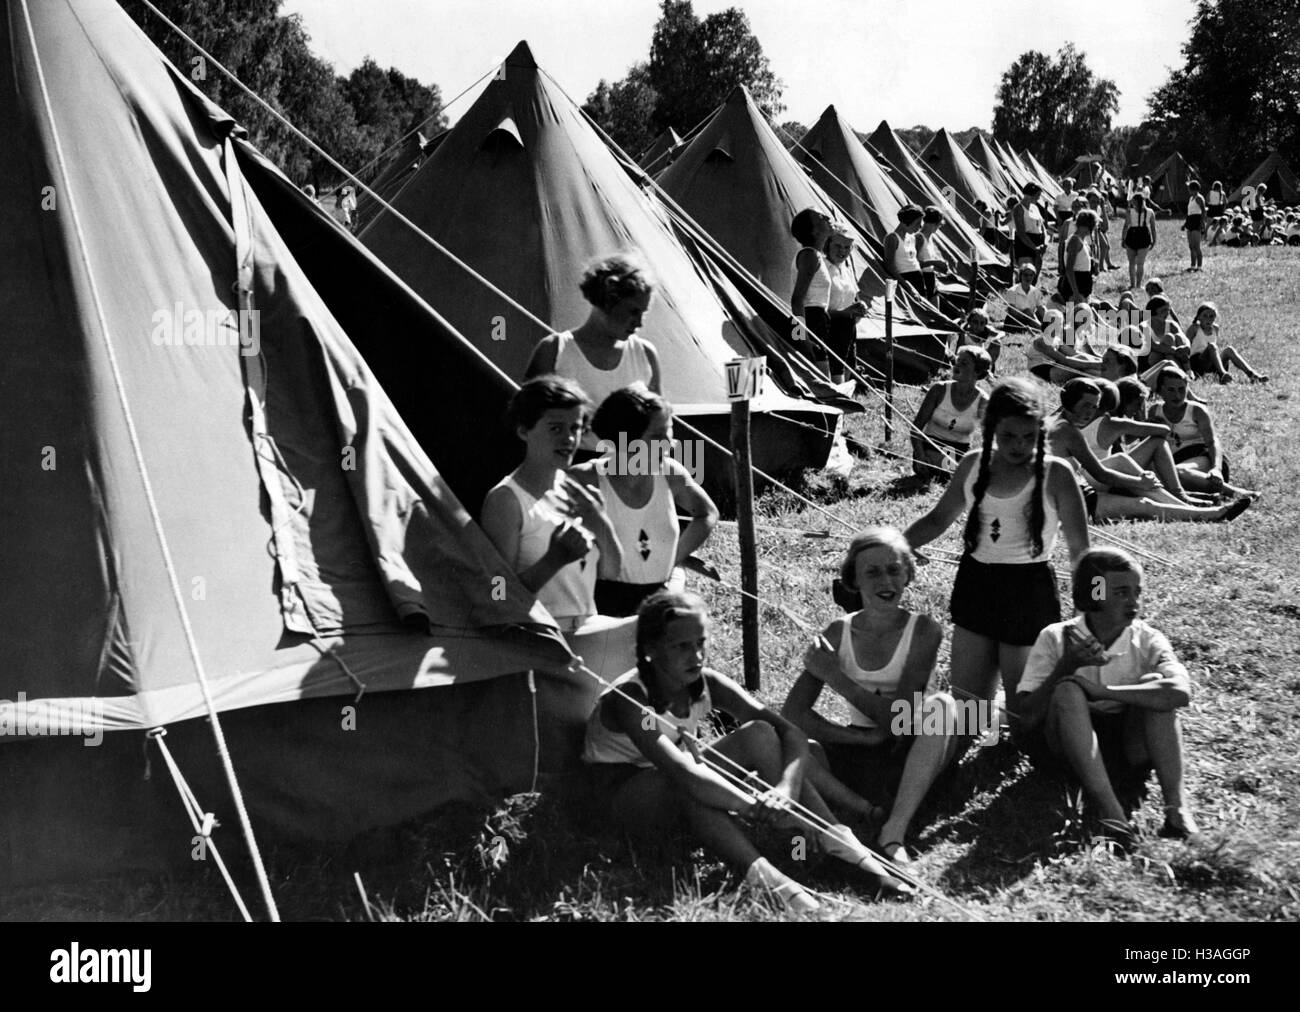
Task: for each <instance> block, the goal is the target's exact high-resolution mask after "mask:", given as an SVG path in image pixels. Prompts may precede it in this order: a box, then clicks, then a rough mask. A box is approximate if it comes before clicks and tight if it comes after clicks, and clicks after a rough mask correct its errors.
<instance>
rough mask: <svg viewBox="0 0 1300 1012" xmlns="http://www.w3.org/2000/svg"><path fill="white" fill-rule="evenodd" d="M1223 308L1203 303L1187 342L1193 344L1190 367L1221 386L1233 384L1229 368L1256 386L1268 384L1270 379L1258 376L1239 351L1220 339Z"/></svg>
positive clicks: (1197, 311) (1199, 374) (1189, 328)
mask: <svg viewBox="0 0 1300 1012" xmlns="http://www.w3.org/2000/svg"><path fill="white" fill-rule="evenodd" d="M1218 319H1219V307H1218V306H1216V305H1215V304H1214V303H1213V302H1202V303H1201V304H1200V305H1199V306H1197V307H1196V315H1195V316H1194V317H1193V318H1192V322H1191V323H1190V324H1189V325H1188V327H1187V340H1188V341H1190V342H1191V345H1192V348H1191V354H1190V356H1189V357H1188V364H1189V365H1190V366H1191V367H1192V373H1193V374H1194V375H1195V376H1197V377H1200V376H1213V377H1214V378H1215V379H1217V380H1218V381H1219V382H1220V383H1231V382H1232V374H1231V373H1230V372H1228V366H1229V365H1235V366H1236V367H1237V368H1238V369H1240V370H1241V371H1242V372H1244V373H1245V374H1246V376H1247V378H1248V379H1249V380H1250V381H1251V382H1252V383H1267V382H1268V377H1267V376H1265V375H1264V374H1263V373H1261V372H1258V371H1257V370H1256V369H1255V368H1254V367H1253V366H1252V365H1251V364H1250V363H1249V362H1247V361H1246V359H1245V357H1244V356H1243V355H1242V354H1241V352H1239V351H1238V350H1237V349H1236V348H1234V347H1232V346H1231V345H1227V344H1224V343H1223V342H1222V339H1221V338H1220V337H1219V324H1218Z"/></svg>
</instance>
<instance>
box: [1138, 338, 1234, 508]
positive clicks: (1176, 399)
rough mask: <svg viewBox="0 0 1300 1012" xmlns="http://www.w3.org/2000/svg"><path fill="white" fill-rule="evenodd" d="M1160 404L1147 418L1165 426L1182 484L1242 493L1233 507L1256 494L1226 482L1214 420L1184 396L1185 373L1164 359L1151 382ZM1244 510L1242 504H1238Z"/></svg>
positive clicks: (1225, 462)
mask: <svg viewBox="0 0 1300 1012" xmlns="http://www.w3.org/2000/svg"><path fill="white" fill-rule="evenodd" d="M1151 389H1152V392H1153V393H1154V394H1155V395H1156V397H1157V398H1159V400H1160V403H1158V404H1153V405H1152V406H1151V409H1150V415H1149V417H1150V420H1151V421H1153V422H1157V423H1158V424H1161V425H1168V426H1169V427H1170V429H1171V430H1172V435H1171V437H1170V438H1171V440H1172V442H1173V446H1172V450H1173V454H1174V462H1175V463H1176V464H1177V465H1178V472H1179V477H1180V478H1181V479H1182V482H1183V484H1184V485H1185V486H1186V487H1187V488H1189V489H1192V490H1193V491H1196V492H1214V493H1217V494H1220V495H1230V496H1242V497H1245V498H1239V499H1238V500H1237V502H1236V503H1234V504H1233V505H1234V506H1238V504H1240V503H1246V504H1249V503H1250V501H1251V497H1254V496H1255V495H1256V494H1257V493H1255V492H1254V491H1252V490H1251V489H1248V488H1239V487H1238V486H1236V485H1229V484H1228V461H1227V458H1226V457H1225V455H1224V453H1223V447H1222V446H1221V445H1220V444H1219V437H1218V433H1217V432H1216V431H1215V428H1214V419H1213V418H1212V417H1211V415H1210V410H1209V408H1207V407H1206V406H1205V405H1204V404H1199V403H1196V402H1193V401H1190V400H1189V399H1188V396H1187V374H1186V373H1185V372H1183V371H1182V370H1181V369H1179V368H1178V366H1176V365H1174V364H1173V363H1172V362H1166V363H1165V364H1164V367H1163V368H1162V369H1161V370H1160V371H1159V372H1158V373H1157V374H1156V376H1155V378H1154V381H1153V382H1152V384H1151ZM1240 509H1245V506H1240Z"/></svg>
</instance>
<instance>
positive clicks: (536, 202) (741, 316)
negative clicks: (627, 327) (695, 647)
mask: <svg viewBox="0 0 1300 1012" xmlns="http://www.w3.org/2000/svg"><path fill="white" fill-rule="evenodd" d="M393 207H394V208H395V211H396V212H397V213H394V211H385V212H383V213H382V214H380V215H378V216H377V217H376V218H375V219H374V221H372V222H371V224H370V225H369V226H368V227H367V228H366V229H365V231H364V232H363V233H362V236H361V239H362V241H363V242H364V243H365V244H366V245H367V246H368V247H369V248H370V249H371V250H372V251H373V252H375V253H376V254H377V255H378V256H379V257H380V258H381V259H382V260H384V262H385V263H387V264H388V265H389V266H390V267H391V268H392V269H393V270H394V271H395V272H396V273H397V274H398V276H399V277H401V278H403V279H404V280H405V281H407V283H408V284H410V285H411V287H412V288H414V289H415V291H417V292H418V293H420V294H422V295H424V296H425V297H427V298H428V299H429V300H430V301H431V302H436V303H437V306H438V309H439V311H440V312H442V313H444V314H445V315H446V316H447V318H448V319H449V320H450V321H451V323H452V324H454V325H455V326H456V327H458V328H459V329H460V330H461V331H462V332H463V333H464V334H465V335H466V336H467V337H468V338H469V339H470V340H471V341H473V342H474V343H475V345H476V346H477V347H478V348H479V349H480V350H481V351H482V352H483V353H484V354H485V355H486V356H488V357H489V358H490V359H491V360H492V361H493V362H494V363H496V364H497V365H498V366H499V367H500V368H501V370H502V371H503V372H505V373H506V374H507V375H509V376H510V377H512V378H513V379H515V380H519V379H522V377H523V375H524V371H525V368H526V366H527V364H528V361H529V359H530V358H531V356H532V351H533V348H534V347H535V345H536V344H537V342H538V341H539V340H540V339H541V338H543V337H544V336H546V334H547V333H548V332H550V331H551V330H552V328H554V329H555V330H562V329H565V328H566V327H576V326H577V325H579V324H580V323H582V322H583V320H584V319H586V316H587V313H588V311H589V309H590V307H589V306H588V304H587V303H586V301H585V299H584V297H583V295H582V293H581V291H580V290H579V288H578V282H579V280H580V277H581V274H582V271H583V269H584V267H585V266H586V265H587V264H588V263H589V262H590V261H592V260H594V259H596V258H597V257H602V256H608V255H610V254H611V253H614V252H617V251H619V250H622V249H627V248H635V249H637V250H639V251H640V252H641V254H642V255H643V256H644V258H645V260H646V261H647V263H649V264H650V265H651V267H652V269H653V271H654V273H655V276H656V278H657V280H658V288H657V292H656V297H655V303H654V305H653V306H652V307H651V310H650V312H649V313H648V314H647V315H646V319H645V323H644V325H643V327H642V329H641V332H640V333H641V336H643V337H645V338H646V339H647V340H649V341H650V342H651V343H652V344H654V345H655V347H656V349H657V350H658V352H659V358H660V362H661V364H662V366H663V383H664V395H665V396H666V397H667V398H668V399H669V400H670V401H672V403H673V405H674V408H675V410H676V411H677V413H678V415H679V416H682V417H683V420H684V421H685V422H686V423H687V426H694V427H701V428H704V429H705V431H706V432H707V433H708V434H709V435H711V436H712V437H713V438H715V439H719V440H720V441H721V442H723V443H724V444H725V443H726V432H727V431H728V427H729V424H730V423H729V417H730V409H729V406H728V404H727V394H726V363H727V361H728V360H730V359H733V358H735V357H737V356H749V355H766V356H768V359H769V370H770V372H771V374H772V376H773V379H774V381H775V382H772V383H769V384H768V387H769V389H768V391H767V393H765V395H764V396H763V397H762V398H760V399H759V400H757V401H755V402H754V410H755V412H756V416H755V426H756V430H757V434H756V436H755V440H754V444H755V450H756V464H757V466H758V467H759V468H760V469H762V470H764V471H767V472H768V473H770V474H776V473H777V472H785V473H788V472H790V471H794V470H801V469H803V468H806V467H819V466H821V465H822V464H824V463H825V461H826V458H827V454H828V452H829V449H830V444H831V437H830V433H831V432H832V431H833V430H834V429H835V427H836V425H837V424H838V420H839V411H838V410H835V409H834V408H830V407H827V406H825V405H824V404H821V403H818V402H816V401H814V400H811V399H808V397H807V396H806V395H808V394H810V393H811V392H812V391H811V390H810V387H809V386H808V385H807V384H808V383H812V382H814V377H813V373H812V369H811V367H809V366H806V364H801V363H799V362H798V361H797V360H795V359H794V358H793V357H792V356H790V355H787V354H786V352H787V349H786V347H785V346H784V345H783V344H782V341H783V340H784V339H783V337H782V336H781V335H777V334H775V333H774V332H773V331H772V330H771V329H770V328H769V327H768V326H767V324H765V323H764V322H763V321H762V320H761V319H760V318H759V316H758V313H757V311H756V310H754V309H753V308H752V307H751V306H750V305H749V303H748V302H747V300H746V299H745V298H744V297H743V295H742V294H741V293H740V292H739V291H738V290H737V289H736V288H735V286H733V285H732V284H731V282H730V281H729V280H728V279H727V278H726V277H725V276H724V275H723V273H722V271H721V270H720V269H719V268H718V267H717V266H716V264H714V263H713V262H712V261H711V259H710V258H709V257H708V256H707V255H706V252H705V251H703V250H702V249H701V247H699V246H698V245H696V246H694V247H692V248H687V247H686V246H684V245H683V243H682V242H681V241H679V238H678V236H677V234H676V232H675V224H674V222H673V221H672V219H671V215H670V214H669V212H668V210H667V209H666V208H665V207H664V205H663V204H662V203H661V202H660V201H659V200H658V199H657V197H656V196H655V195H654V193H653V192H652V191H650V181H649V179H648V178H647V177H646V176H645V174H644V173H643V172H642V171H641V170H640V169H638V168H637V166H636V165H635V164H633V163H632V162H630V161H624V160H623V158H622V156H621V155H620V154H619V153H618V152H616V151H615V150H614V149H612V148H611V147H609V146H608V145H607V144H606V143H605V142H604V141H603V140H602V139H601V138H600V137H599V136H598V135H597V134H596V132H595V131H594V130H593V129H592V128H591V126H590V125H589V124H588V123H587V122H586V121H585V120H584V119H583V117H582V113H581V110H580V109H578V107H577V106H575V105H574V104H573V103H572V102H570V101H569V100H568V98H567V97H566V96H565V95H564V93H563V92H562V91H561V90H560V89H559V87H558V86H557V85H556V84H555V83H554V82H553V81H551V80H550V78H549V77H548V76H547V75H546V74H545V73H543V72H542V71H540V70H539V69H538V66H537V63H536V61H535V60H534V58H533V55H532V53H531V51H530V50H529V48H528V45H527V44H526V43H524V42H521V43H519V45H518V46H516V48H515V49H514V51H513V52H511V54H510V55H509V57H508V58H507V59H506V61H505V63H504V64H503V66H502V70H501V73H500V74H499V75H498V76H497V78H496V79H495V80H493V81H492V82H491V83H490V84H489V85H488V87H487V89H486V90H485V91H484V92H483V94H482V95H480V96H479V98H478V100H477V101H475V103H474V104H473V106H471V107H470V109H468V110H467V111H466V113H465V115H464V116H463V117H462V118H461V119H460V121H459V122H458V123H457V124H456V126H455V127H453V128H452V130H451V131H450V133H449V134H448V135H447V138H446V139H445V140H444V141H443V143H442V144H441V145H440V146H439V148H438V150H437V151H435V152H434V153H433V154H432V155H431V156H429V157H428V158H427V159H426V160H425V162H424V164H423V165H421V166H420V168H419V170H418V171H417V172H416V174H415V175H414V176H413V177H412V178H411V180H410V181H409V182H408V183H407V184H406V186H404V187H403V188H402V191H401V192H400V193H399V194H398V195H397V197H396V198H395V200H394V202H393ZM398 214H401V215H403V216H405V217H406V218H407V219H408V220H409V221H410V222H412V223H414V224H415V225H416V226H418V227H419V228H420V229H421V230H422V231H423V232H424V233H426V234H427V235H428V236H430V237H432V238H433V239H434V240H436V241H437V242H438V243H440V244H441V245H442V246H444V247H445V248H446V249H447V250H449V251H450V252H451V253H452V254H454V255H455V256H456V257H457V258H459V259H460V260H461V261H462V262H463V263H462V264H458V263H456V262H455V261H454V260H453V259H452V258H451V257H450V256H448V255H447V254H446V253H444V252H442V251H440V250H439V249H437V248H436V247H434V246H433V245H431V244H430V243H429V242H428V240H427V239H425V238H424V237H423V236H422V235H420V234H419V233H417V232H416V231H415V230H414V229H412V228H411V226H410V225H409V224H407V223H406V222H404V221H402V220H401V219H400V218H399V217H398ZM466 265H467V266H468V268H470V269H467V266H466ZM471 270H472V271H473V273H471ZM476 275H477V276H476ZM488 282H490V283H491V285H495V286H497V287H498V288H499V289H500V290H501V291H503V292H505V293H506V294H507V295H509V296H510V298H511V299H513V300H514V301H515V302H517V303H518V304H519V305H521V306H523V307H524V308H525V309H526V310H527V311H528V312H522V311H520V309H518V308H516V306H515V305H512V303H511V301H510V300H509V299H507V298H505V297H503V296H502V295H501V294H499V293H498V292H495V291H493V289H492V287H491V286H490V285H489V284H488ZM534 317H536V318H538V319H540V320H542V321H545V322H546V323H547V324H548V326H546V327H542V326H539V324H538V322H537V320H536V319H534ZM827 390H829V387H828V388H827ZM778 416H779V417H778ZM783 419H794V421H795V422H796V423H798V424H791V423H790V422H789V421H784V420H783ZM475 423H476V424H484V425H497V424H499V423H498V421H497V420H495V419H476V421H475ZM810 425H811V426H813V427H814V429H809V428H808V427H807V426H810ZM679 429H682V430H684V431H680V432H679V433H678V434H679V435H680V436H681V437H683V438H689V437H690V436H691V435H692V434H691V433H690V432H689V431H687V430H686V426H679ZM814 430H815V431H814ZM760 434H761V435H760ZM706 465H707V466H706V467H705V472H704V477H705V480H706V483H708V484H709V485H710V487H713V488H716V487H717V486H718V485H721V486H725V485H726V476H727V475H729V473H730V468H729V466H727V464H726V462H725V461H722V460H717V459H711V458H709V459H706Z"/></svg>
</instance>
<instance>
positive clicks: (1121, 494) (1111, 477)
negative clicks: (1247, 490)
mask: <svg viewBox="0 0 1300 1012" xmlns="http://www.w3.org/2000/svg"><path fill="white" fill-rule="evenodd" d="M1101 397H1102V389H1101V388H1100V387H1099V386H1098V383H1097V381H1095V380H1090V379H1083V378H1076V379H1072V380H1070V381H1069V382H1068V383H1066V384H1065V386H1064V387H1062V389H1061V407H1060V410H1059V411H1058V412H1057V413H1056V414H1055V415H1053V416H1052V417H1051V418H1050V419H1049V420H1048V427H1047V446H1048V449H1049V451H1050V452H1051V453H1053V454H1055V455H1056V456H1058V457H1060V458H1062V459H1064V460H1066V461H1068V462H1070V463H1071V464H1073V465H1074V469H1075V474H1076V475H1077V477H1078V479H1079V482H1080V484H1081V485H1082V486H1083V496H1084V501H1085V502H1086V503H1087V505H1088V515H1089V517H1091V518H1093V519H1095V520H1098V521H1109V520H1160V521H1164V522H1173V521H1179V520H1185V521H1201V522H1214V521H1218V520H1232V519H1235V518H1236V517H1237V516H1239V515H1240V514H1241V513H1242V512H1243V511H1244V510H1245V509H1246V507H1247V506H1249V505H1250V501H1249V500H1248V499H1242V500H1238V502H1237V503H1231V504H1228V505H1220V506H1203V505H1200V504H1196V503H1192V502H1190V501H1189V497H1188V495H1187V493H1186V491H1185V490H1184V486H1183V483H1182V481H1181V479H1182V477H1183V475H1181V474H1180V472H1179V470H1178V468H1177V467H1176V466H1175V465H1174V457H1173V456H1172V455H1171V453H1170V450H1169V447H1168V446H1167V445H1166V443H1165V440H1166V439H1167V438H1168V436H1169V430H1168V428H1167V427H1163V426H1162V427H1161V428H1158V429H1157V428H1153V427H1151V426H1138V427H1137V431H1141V430H1143V429H1145V430H1146V431H1147V433H1148V434H1150V435H1154V436H1156V437H1157V438H1156V439H1155V441H1154V442H1149V443H1147V444H1145V445H1144V447H1142V448H1139V449H1138V450H1136V451H1135V452H1140V453H1141V454H1142V462H1141V463H1140V462H1139V460H1138V459H1135V458H1134V457H1132V456H1130V455H1129V454H1127V453H1117V454H1111V453H1109V452H1108V450H1107V447H1106V444H1103V443H1102V441H1101V440H1102V436H1101V431H1100V430H1101V426H1102V424H1103V423H1105V422H1106V421H1107V420H1108V415H1107V414H1106V413H1104V412H1102V410H1101ZM1118 402H1119V395H1118V393H1116V394H1115V395H1114V405H1115V406H1118ZM1126 427H1127V428H1130V429H1131V428H1133V427H1132V426H1126ZM1102 458H1104V459H1102ZM1144 464H1145V465H1149V466H1150V467H1153V468H1155V471H1148V470H1144V469H1143V468H1144ZM1238 503H1242V504H1243V505H1238Z"/></svg>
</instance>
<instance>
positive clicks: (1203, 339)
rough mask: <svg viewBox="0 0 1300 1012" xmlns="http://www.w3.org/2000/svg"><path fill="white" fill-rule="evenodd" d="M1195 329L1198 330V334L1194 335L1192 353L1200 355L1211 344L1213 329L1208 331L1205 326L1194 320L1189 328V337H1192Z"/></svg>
mask: <svg viewBox="0 0 1300 1012" xmlns="http://www.w3.org/2000/svg"><path fill="white" fill-rule="evenodd" d="M1193 329H1195V331H1196V336H1195V337H1192V352H1191V353H1192V354H1193V355H1199V354H1200V353H1201V352H1203V351H1204V350H1205V349H1206V348H1208V347H1209V346H1210V337H1211V331H1208V330H1206V329H1205V328H1203V327H1202V326H1201V325H1200V324H1199V323H1197V322H1196V321H1195V320H1193V321H1192V323H1191V325H1190V326H1189V327H1188V328H1187V334H1188V336H1189V337H1191V334H1192V330H1193Z"/></svg>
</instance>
